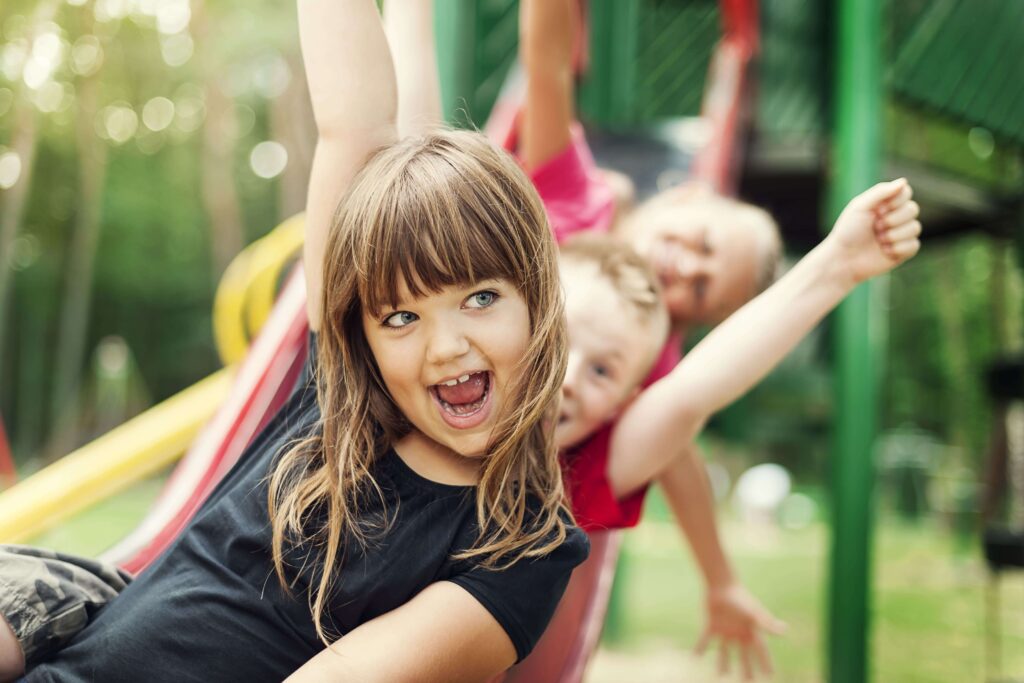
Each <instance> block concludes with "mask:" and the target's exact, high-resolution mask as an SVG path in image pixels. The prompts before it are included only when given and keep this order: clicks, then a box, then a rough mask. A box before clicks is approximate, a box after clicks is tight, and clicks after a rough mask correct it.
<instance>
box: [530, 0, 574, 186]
mask: <svg viewBox="0 0 1024 683" xmlns="http://www.w3.org/2000/svg"><path fill="white" fill-rule="evenodd" d="M573 2H574V0H523V2H522V3H521V4H520V6H519V58H520V60H521V61H522V63H523V67H524V68H525V69H526V107H525V109H524V110H523V113H522V117H521V118H520V121H519V156H520V158H522V160H523V163H524V164H525V166H526V169H527V170H528V171H532V170H534V169H536V168H538V167H540V166H541V165H543V164H544V163H546V162H547V161H550V160H551V159H553V158H554V157H556V156H558V155H559V154H560V153H561V152H562V151H563V150H564V149H566V148H567V147H568V146H569V144H570V142H571V141H572V137H571V134H570V132H569V126H570V125H571V124H572V120H573V106H572V100H573V92H574V88H573V80H572V78H573V76H572V46H573V31H574V29H575V28H576V27H574V24H575V21H574V8H573V5H572V3H573Z"/></svg>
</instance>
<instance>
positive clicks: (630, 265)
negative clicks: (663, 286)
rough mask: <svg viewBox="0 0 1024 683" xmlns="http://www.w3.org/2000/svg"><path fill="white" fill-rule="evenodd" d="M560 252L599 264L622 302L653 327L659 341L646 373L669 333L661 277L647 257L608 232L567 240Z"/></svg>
mask: <svg viewBox="0 0 1024 683" xmlns="http://www.w3.org/2000/svg"><path fill="white" fill-rule="evenodd" d="M559 252H560V255H561V258H562V259H564V260H568V261H572V262H576V263H581V264H591V265H593V266H594V267H596V268H597V272H598V274H599V275H601V276H602V277H604V278H605V279H606V280H607V281H608V283H609V284H610V285H611V286H612V289H614V290H615V292H616V293H617V294H618V295H619V296H620V297H621V299H622V301H624V302H625V303H626V305H628V306H629V307H630V308H631V309H632V310H633V311H634V312H636V314H637V316H638V317H639V318H640V321H641V322H642V323H643V324H644V325H648V326H649V327H650V331H651V338H652V341H653V342H656V343H652V344H651V345H650V359H649V360H650V364H649V365H645V373H646V371H649V370H650V366H652V365H653V364H654V361H655V360H656V359H657V357H658V353H659V352H660V351H661V347H662V345H663V344H664V340H665V338H666V337H667V336H668V330H669V318H668V311H667V310H666V308H665V305H664V304H663V303H662V301H661V294H660V292H659V285H658V277H657V275H655V274H654V271H653V270H652V269H651V266H650V265H649V264H648V263H647V261H646V259H644V258H643V257H642V256H641V255H640V254H639V253H637V251H636V250H635V249H633V247H631V246H630V245H628V244H625V243H623V242H620V241H618V240H616V239H613V238H611V237H609V236H607V235H577V236H575V237H572V238H570V239H569V240H566V242H565V243H564V244H563V245H562V246H561V248H560V249H559Z"/></svg>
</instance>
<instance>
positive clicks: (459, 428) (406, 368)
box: [363, 279, 530, 457]
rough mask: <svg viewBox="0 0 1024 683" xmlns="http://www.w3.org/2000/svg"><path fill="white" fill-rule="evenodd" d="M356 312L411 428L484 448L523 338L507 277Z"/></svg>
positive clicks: (470, 449)
mask: <svg viewBox="0 0 1024 683" xmlns="http://www.w3.org/2000/svg"><path fill="white" fill-rule="evenodd" d="M399 297H400V300H399V301H398V302H397V303H398V305H397V306H395V307H394V308H385V309H384V310H383V311H381V312H380V313H379V314H378V315H376V316H371V315H370V314H369V313H364V314H363V330H364V332H365V335H366V339H367V342H368V343H369V345H370V349H371V351H372V352H373V356H374V358H375V359H376V361H377V366H378V368H379V369H380V374H381V377H382V378H383V380H384V384H385V385H386V387H387V390H388V392H389V393H390V395H391V398H392V400H393V401H394V402H395V404H396V405H397V406H398V408H399V410H400V411H401V412H402V413H403V414H404V415H405V417H406V419H408V420H409V422H410V423H411V424H412V426H413V428H414V429H415V430H416V431H417V432H419V433H420V434H421V435H423V436H425V437H426V438H427V439H428V440H429V441H430V442H433V443H435V444H437V445H439V446H441V447H442V448H444V449H446V450H448V451H450V452H452V453H455V454H458V455H461V456H467V457H478V456H481V455H484V454H486V452H487V449H488V445H489V444H490V441H491V435H492V432H493V430H494V427H495V425H496V424H497V423H498V420H499V419H500V418H501V416H502V415H504V414H505V413H506V412H507V411H508V410H509V405H508V401H509V398H508V397H509V392H510V390H511V386H512V383H513V378H514V377H515V369H516V367H517V366H518V365H519V363H520V361H521V360H522V358H523V355H524V354H525V352H526V349H527V346H528V344H529V340H530V315H529V310H528V308H527V305H526V302H525V301H524V299H523V297H522V296H521V295H520V294H519V292H518V290H517V289H516V288H515V287H514V286H513V285H512V283H510V282H509V281H507V280H500V279H499V280H486V281H483V282H478V283H475V284H473V285H465V286H461V285H459V286H450V287H445V288H443V289H442V290H441V291H440V292H438V293H434V294H426V295H424V296H422V297H418V298H416V297H413V296H411V295H410V293H409V289H408V287H407V286H405V284H404V283H401V284H400V287H399Z"/></svg>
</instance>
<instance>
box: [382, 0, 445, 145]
mask: <svg viewBox="0 0 1024 683" xmlns="http://www.w3.org/2000/svg"><path fill="white" fill-rule="evenodd" d="M384 27H385V29H386V31H387V36H388V43H389V44H390V45H391V56H392V58H393V59H394V61H395V74H396V76H397V77H398V134H399V136H400V137H403V138H404V137H406V136H409V135H421V134H423V133H425V132H427V131H429V130H431V129H433V128H436V127H438V126H440V125H441V124H442V123H443V122H444V114H443V113H442V111H441V82H440V80H439V77H438V73H437V46H436V44H435V40H434V2H433V0H386V1H385V3H384Z"/></svg>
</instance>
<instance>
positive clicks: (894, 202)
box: [877, 185, 914, 214]
mask: <svg viewBox="0 0 1024 683" xmlns="http://www.w3.org/2000/svg"><path fill="white" fill-rule="evenodd" d="M913 196H914V189H913V188H912V187H910V185H904V186H903V189H901V190H900V191H899V192H897V193H896V196H895V197H890V198H889V199H886V200H885V201H883V202H881V203H880V204H879V205H878V207H877V211H878V213H879V214H885V213H888V212H890V211H893V210H895V209H897V208H899V207H900V206H902V205H903V204H906V203H907V202H909V201H910V198H911V197H913Z"/></svg>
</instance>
